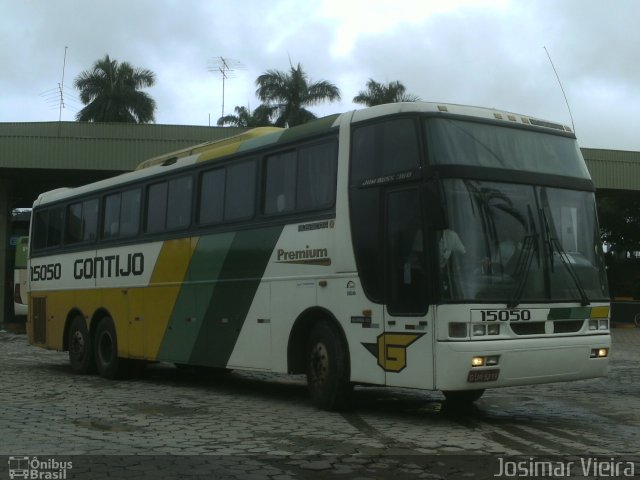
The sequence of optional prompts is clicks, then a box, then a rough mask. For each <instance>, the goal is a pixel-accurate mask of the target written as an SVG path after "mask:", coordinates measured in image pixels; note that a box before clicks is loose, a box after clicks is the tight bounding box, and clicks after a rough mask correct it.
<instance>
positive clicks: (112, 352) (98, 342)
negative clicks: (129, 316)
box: [95, 317, 125, 379]
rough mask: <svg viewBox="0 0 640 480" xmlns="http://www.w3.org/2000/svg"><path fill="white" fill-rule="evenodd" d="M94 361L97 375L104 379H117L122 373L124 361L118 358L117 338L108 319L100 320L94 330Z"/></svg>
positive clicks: (113, 327) (111, 322)
mask: <svg viewBox="0 0 640 480" xmlns="http://www.w3.org/2000/svg"><path fill="white" fill-rule="evenodd" d="M95 359H96V367H97V369H98V373H99V374H100V375H101V376H103V377H105V378H111V379H114V378H118V377H120V376H122V374H123V373H124V369H125V360H124V359H122V358H119V357H118V338H117V336H116V328H115V326H114V324H113V320H112V319H111V318H110V317H105V318H103V319H102V320H100V323H99V324H98V327H97V328H96V335H95Z"/></svg>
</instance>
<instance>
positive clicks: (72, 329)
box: [67, 315, 96, 374]
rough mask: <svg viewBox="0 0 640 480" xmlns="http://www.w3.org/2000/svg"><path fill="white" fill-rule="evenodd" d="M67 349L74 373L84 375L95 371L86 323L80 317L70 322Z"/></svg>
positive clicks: (77, 316)
mask: <svg viewBox="0 0 640 480" xmlns="http://www.w3.org/2000/svg"><path fill="white" fill-rule="evenodd" d="M67 347H68V349H69V363H70V364H71V370H72V371H73V372H74V373H81V374H85V373H93V372H95V371H96V361H95V357H94V354H93V342H92V341H91V335H90V334H89V330H88V329H87V323H86V322H85V321H84V318H82V316H81V315H76V316H75V317H73V319H72V320H71V324H70V325H69V330H68V331H67Z"/></svg>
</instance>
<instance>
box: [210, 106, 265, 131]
mask: <svg viewBox="0 0 640 480" xmlns="http://www.w3.org/2000/svg"><path fill="white" fill-rule="evenodd" d="M234 111H235V112H236V114H235V115H225V116H224V117H220V118H219V119H218V125H219V126H224V125H231V126H233V127H249V128H252V127H269V126H271V125H273V123H272V122H271V115H272V114H273V108H271V107H268V106H267V105H260V106H259V107H258V108H256V109H255V110H254V111H253V112H252V111H251V110H249V109H248V108H247V107H236V108H235V109H234Z"/></svg>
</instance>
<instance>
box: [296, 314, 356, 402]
mask: <svg viewBox="0 0 640 480" xmlns="http://www.w3.org/2000/svg"><path fill="white" fill-rule="evenodd" d="M349 379H350V370H349V354H348V351H347V349H346V347H345V345H344V342H343V341H342V339H341V338H340V335H339V334H338V332H336V330H335V328H333V327H332V326H331V325H330V324H329V323H328V322H326V321H322V322H320V323H317V324H316V325H315V326H314V327H313V329H312V330H311V334H310V335H309V344H308V348H307V383H308V386H309V393H310V395H311V401H312V403H313V404H314V405H316V406H317V407H319V408H322V409H324V410H343V409H345V408H347V407H348V406H349V403H350V400H351V393H352V391H353V385H352V384H351V382H350V381H349Z"/></svg>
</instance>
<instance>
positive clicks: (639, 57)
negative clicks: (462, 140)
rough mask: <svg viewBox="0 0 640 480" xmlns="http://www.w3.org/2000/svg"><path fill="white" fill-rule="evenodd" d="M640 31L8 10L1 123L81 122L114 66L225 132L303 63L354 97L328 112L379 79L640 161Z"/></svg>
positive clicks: (531, 22) (489, 18)
mask: <svg viewBox="0 0 640 480" xmlns="http://www.w3.org/2000/svg"><path fill="white" fill-rule="evenodd" d="M639 20H640V1H636V0H446V1H445V0H416V1H410V0H407V1H403V0H395V1H389V0H382V1H380V0H297V1H294V0H269V1H264V0H234V1H231V0H109V1H105V0H100V1H98V0H56V1H51V0H0V65H1V67H0V68H1V70H0V71H1V73H0V122H45V121H57V120H59V119H62V120H63V121H73V120H75V115H76V113H77V111H78V110H80V109H81V108H82V106H83V105H82V102H80V100H79V95H78V92H77V90H75V89H74V87H73V81H74V79H75V78H76V77H77V76H78V75H79V74H80V73H81V72H82V71H83V70H88V69H90V68H91V67H92V65H93V64H94V62H95V61H97V60H99V59H101V58H103V57H104V55H105V54H108V55H109V56H110V57H111V58H112V59H115V60H117V61H119V62H129V63H130V64H132V65H133V66H134V67H139V68H145V69H149V70H151V71H153V72H154V73H155V74H156V83H155V85H154V86H153V87H151V88H148V89H145V91H146V92H147V93H149V94H150V95H151V96H152V97H153V98H154V99H155V101H156V103H157V110H156V123H159V124H176V125H215V124H216V122H217V119H218V118H219V117H220V116H221V114H222V112H223V99H224V113H225V114H229V113H233V109H234V107H235V106H245V107H249V108H250V109H254V108H255V107H257V106H258V105H259V104H260V102H259V100H258V99H257V97H256V95H255V90H256V85H255V79H256V78H257V77H258V76H259V75H261V74H262V73H264V72H266V71H267V70H281V71H287V70H288V69H289V68H290V65H293V66H296V65H297V64H298V63H300V64H301V65H302V67H303V69H304V71H305V72H306V73H307V74H308V75H309V77H310V79H311V81H320V80H327V81H330V82H332V83H334V84H335V85H337V86H338V87H339V89H340V92H341V95H342V99H341V100H340V101H338V102H331V103H324V104H320V105H316V106H313V107H311V108H310V110H311V111H313V112H314V113H315V114H316V115H318V116H324V115H329V114H332V113H338V112H344V111H348V110H353V109H357V108H362V105H357V104H354V103H352V101H351V100H352V99H353V97H354V96H356V95H357V94H358V93H359V91H360V90H364V89H365V85H366V82H367V80H369V79H370V78H371V79H374V80H376V81H378V82H389V81H395V80H399V81H400V82H402V83H403V84H404V85H405V86H406V88H407V93H410V94H413V95H417V96H419V97H420V98H421V99H422V100H424V101H432V102H439V103H440V102H442V103H445V102H446V103H457V104H464V105H476V106H482V107H491V108H497V109H500V110H506V111H509V112H515V113H521V114H525V115H530V116H534V117H538V118H542V119H545V120H550V121H556V122H560V123H564V124H567V125H572V124H573V125H574V126H575V131H576V134H577V137H578V141H579V143H580V145H581V146H582V147H589V148H605V149H615V150H634V151H640V128H639V126H640V115H639V114H638V112H640V94H639V87H640V28H638V25H637V24H638V21H639ZM545 48H546V50H545ZM547 52H548V54H549V56H550V57H551V60H552V61H553V64H552V63H551V62H550V59H549V56H548V55H547ZM221 57H222V58H224V59H226V60H228V62H229V64H230V65H231V66H232V67H233V71H230V72H228V76H229V78H228V79H226V80H225V81H224V96H223V80H222V75H221V73H220V71H219V70H218V69H217V67H218V65H219V63H220V58H221ZM554 66H555V69H556V71H557V73H558V76H559V78H560V82H561V83H560V82H559V81H558V79H557V78H556V73H555V72H554ZM63 73H64V76H63ZM61 85H62V86H63V88H62V100H63V103H64V108H62V109H61V108H60V104H61V95H60V86H61ZM561 87H562V88H561ZM562 89H564V93H565V94H566V101H565V96H564V95H563V91H562ZM567 103H568V106H567Z"/></svg>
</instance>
